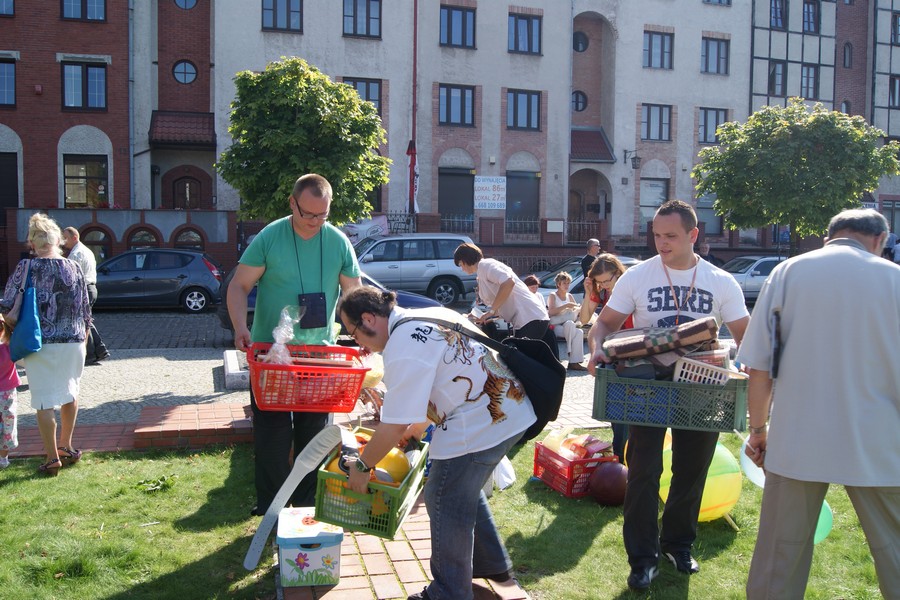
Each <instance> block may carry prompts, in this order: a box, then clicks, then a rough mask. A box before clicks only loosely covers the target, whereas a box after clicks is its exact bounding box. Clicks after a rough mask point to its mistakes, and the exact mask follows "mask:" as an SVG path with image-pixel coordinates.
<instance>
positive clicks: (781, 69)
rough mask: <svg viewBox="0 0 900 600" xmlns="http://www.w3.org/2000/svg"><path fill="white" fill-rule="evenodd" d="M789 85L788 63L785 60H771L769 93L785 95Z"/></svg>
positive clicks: (771, 94)
mask: <svg viewBox="0 0 900 600" xmlns="http://www.w3.org/2000/svg"><path fill="white" fill-rule="evenodd" d="M786 87H787V64H786V63H785V62H784V61H783V60H770V61H769V95H770V96H784V95H785V88H786Z"/></svg>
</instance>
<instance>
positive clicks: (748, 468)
mask: <svg viewBox="0 0 900 600" xmlns="http://www.w3.org/2000/svg"><path fill="white" fill-rule="evenodd" d="M746 449H747V441H746V440H745V441H744V443H743V444H741V451H740V459H741V469H743V470H744V475H746V476H747V479H749V480H750V481H752V482H753V483H755V484H756V485H758V486H759V487H764V486H765V485H766V472H765V471H763V470H762V469H761V468H759V467H758V466H756V463H755V462H753V461H752V460H751V459H750V457H749V456H747V453H746V452H745V451H746Z"/></svg>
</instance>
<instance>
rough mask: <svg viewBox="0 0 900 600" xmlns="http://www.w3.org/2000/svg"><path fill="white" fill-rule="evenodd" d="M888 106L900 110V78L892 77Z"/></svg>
mask: <svg viewBox="0 0 900 600" xmlns="http://www.w3.org/2000/svg"><path fill="white" fill-rule="evenodd" d="M888 106H889V107H891V108H900V76H897V75H892V76H891V89H890V95H889V97H888Z"/></svg>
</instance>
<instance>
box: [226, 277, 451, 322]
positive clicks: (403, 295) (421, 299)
mask: <svg viewBox="0 0 900 600" xmlns="http://www.w3.org/2000/svg"><path fill="white" fill-rule="evenodd" d="M232 277H234V269H232V270H231V272H230V273H228V276H227V277H226V278H225V281H223V282H222V304H221V305H219V309H218V314H219V320H220V321H221V323H222V328H224V329H227V330H229V331H231V319H230V318H229V317H228V305H227V302H226V301H225V299H226V298H228V284H230V283H231V279H232ZM362 282H363V285H368V286H372V287H374V288H378V289H379V290H383V291H387V290H388V288H386V287H385V286H383V285H382V284H381V283H380V282H378V281H376V280H375V279H372V278H371V277H369V276H368V275H366V274H365V273H363V274H362ZM394 293H395V294H397V304H398V305H399V306H400V307H401V308H429V307H432V306H440V305H441V304H440V302H438V301H437V300H432V299H431V298H428V297H427V296H423V295H421V294H416V293H413V292H404V291H402V290H394ZM255 309H256V288H253V291H251V292H250V295H249V296H248V297H247V327H250V325H252V324H253V311H254V310H255ZM338 320H340V319H338ZM341 333H342V334H346V333H347V332H346V331H344V328H343V325H342V326H341Z"/></svg>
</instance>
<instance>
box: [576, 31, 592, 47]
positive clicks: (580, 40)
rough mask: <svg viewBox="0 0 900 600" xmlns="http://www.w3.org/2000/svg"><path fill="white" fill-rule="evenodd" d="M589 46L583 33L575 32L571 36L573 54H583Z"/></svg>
mask: <svg viewBox="0 0 900 600" xmlns="http://www.w3.org/2000/svg"><path fill="white" fill-rule="evenodd" d="M589 44H590V41H589V40H588V36H587V35H586V34H585V33H584V32H583V31H576V32H575V33H573V34H572V49H573V50H575V52H584V51H585V50H587V48H588V45H589Z"/></svg>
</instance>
